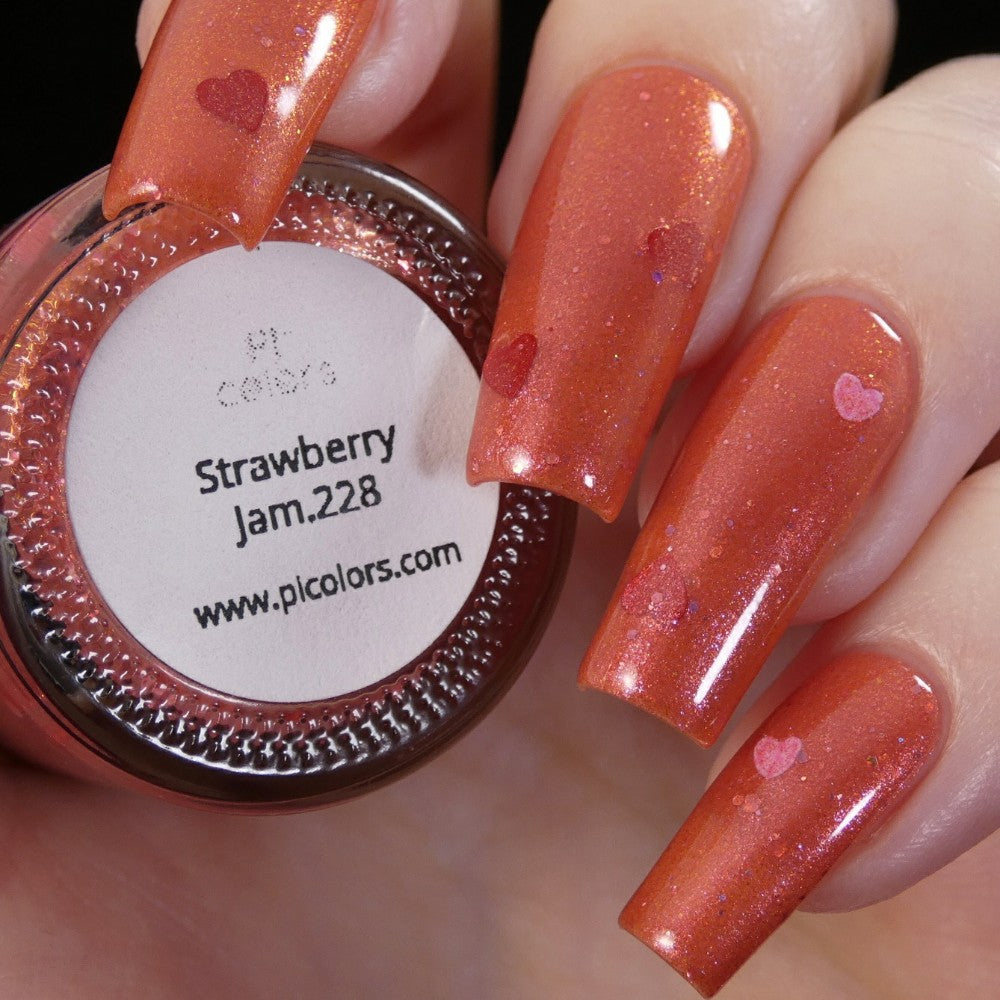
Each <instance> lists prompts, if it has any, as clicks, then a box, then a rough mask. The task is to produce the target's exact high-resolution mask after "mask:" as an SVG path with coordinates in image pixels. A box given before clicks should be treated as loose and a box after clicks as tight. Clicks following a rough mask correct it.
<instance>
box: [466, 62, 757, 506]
mask: <svg viewBox="0 0 1000 1000" xmlns="http://www.w3.org/2000/svg"><path fill="white" fill-rule="evenodd" d="M750 160H751V150H750V140H749V135H748V130H747V125H746V122H745V120H744V119H743V117H742V116H741V114H740V112H739V111H738V110H737V108H736V106H735V105H734V104H733V102H732V101H731V100H730V99H729V97H727V96H726V95H725V94H723V93H722V92H721V91H720V90H719V89H718V88H717V87H715V86H714V85H712V84H710V83H707V82H706V81H704V80H701V79H698V78H697V77H695V76H692V75H691V74H689V73H687V72H684V71H683V70H680V69H676V68H672V67H668V66H647V67H642V68H631V69H624V70H618V71H616V72H613V73H608V74H607V75H605V76H601V77H598V78H597V79H596V80H593V81H591V82H590V83H589V84H588V85H587V86H586V87H585V88H584V89H583V90H582V91H581V93H580V94H579V96H578V97H577V98H576V100H575V101H574V102H573V103H572V105H571V106H570V108H569V110H568V111H567V113H566V116H565V118H564V120H563V122H562V124H561V126H560V128H559V131H558V133H557V135H556V137H555V139H554V141H553V143H552V146H551V148H550V150H549V153H548V156H547V157H546V160H545V163H544V165H543V167H542V170H541V173H540V175H539V178H538V181H537V183H536V185H535V189H534V191H533V193H532V195H531V199H530V201H529V204H528V207H527V209H526V211H525V215H524V219H523V221H522V223H521V229H520V232H519V233H518V236H517V242H516V244H515V247H514V252H513V255H512V257H511V261H510V267H509V269H508V272H507V277H506V280H505V283H504V290H503V295H502V298H501V303H500V311H499V313H498V316H497V326H496V330H495V332H494V335H493V341H492V344H491V347H490V355H489V358H488V359H487V362H486V367H485V370H484V378H483V388H482V391H481V394H480V398H479V407H478V410H477V413H476V422H475V426H474V429H473V434H472V442H471V446H470V449H469V461H468V474H469V481H470V482H473V483H482V482H487V481H491V480H500V481H505V482H517V483H525V484H529V485H532V486H536V487H541V488H543V489H547V490H552V491H553V492H556V493H559V494H561V495H563V496H566V497H569V498H571V499H573V500H575V501H577V502H578V503H581V504H583V505H584V506H586V507H589V508H590V509H592V510H594V511H595V512H597V513H598V514H600V515H601V517H603V518H604V519H605V520H609V521H610V520H613V519H614V518H615V517H616V516H617V515H618V513H619V511H620V510H621V506H622V504H623V503H624V500H625V497H626V495H627V493H628V489H629V486H630V484H631V482H632V478H633V476H634V474H635V470H636V467H637V465H638V463H639V459H640V457H641V455H642V452H643V449H644V448H645V445H646V442H647V440H648V438H649V435H650V432H651V430H652V427H653V423H654V421H655V420H656V417H657V415H658V414H659V411H660V408H661V406H662V405H663V401H664V398H665V397H666V394H667V392H668V390H669V389H670V385H671V383H672V382H673V380H674V376H675V375H676V372H677V367H678V365H679V363H680V359H681V357H682V355H683V354H684V349H685V348H686V346H687V343H688V340H689V338H690V336H691V332H692V330H693V328H694V324H695V320H696V319H697V317H698V313H699V312H700V310H701V307H702V304H703V302H704V300H705V295H706V293H707V291H708V286H709V285H710V284H711V281H712V276H713V275H714V273H715V269H716V265H717V264H718V261H719V257H720V255H721V253H722V249H723V246H724V245H725V242H726V238H727V236H728V233H729V230H730V227H731V226H732V223H733V220H734V218H735V216H736V212H737V209H738V207H739V204H740V201H741V199H742V195H743V191H744V188H745V186H746V182H747V177H748V174H749V171H750Z"/></svg>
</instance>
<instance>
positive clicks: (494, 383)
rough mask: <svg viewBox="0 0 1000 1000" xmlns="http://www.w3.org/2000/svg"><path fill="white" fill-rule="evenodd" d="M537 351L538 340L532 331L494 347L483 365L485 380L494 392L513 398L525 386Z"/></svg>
mask: <svg viewBox="0 0 1000 1000" xmlns="http://www.w3.org/2000/svg"><path fill="white" fill-rule="evenodd" d="M537 353H538V341H537V340H536V339H535V338H534V337H533V336H532V335H531V334H530V333H522V334H521V336H520V337H517V338H515V339H514V340H512V341H510V343H508V344H504V345H503V347H494V348H492V349H491V350H490V353H489V354H488V355H487V357H486V363H485V364H484V365H483V381H484V382H485V383H486V384H487V385H488V386H489V387H490V388H491V389H492V390H493V391H494V392H498V393H499V394H500V395H501V396H506V397H507V398H508V399H513V398H514V397H515V396H516V395H517V394H518V393H519V392H520V391H521V390H522V389H523V388H524V383H525V382H526V381H527V379H528V373H529V372H530V371H531V366H532V365H533V364H534V363H535V355H536V354H537Z"/></svg>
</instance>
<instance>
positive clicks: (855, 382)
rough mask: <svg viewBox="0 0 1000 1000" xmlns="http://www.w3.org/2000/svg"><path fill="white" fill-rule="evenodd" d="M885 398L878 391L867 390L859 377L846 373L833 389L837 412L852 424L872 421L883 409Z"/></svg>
mask: <svg viewBox="0 0 1000 1000" xmlns="http://www.w3.org/2000/svg"><path fill="white" fill-rule="evenodd" d="M884 399H885V396H884V395H883V394H882V393H881V392H879V391H878V389H866V388H865V387H864V385H863V384H862V382H861V379H859V378H858V376H857V375H852V374H851V373H850V372H844V374H843V375H841V376H840V378H838V379H837V384H836V385H835V386H834V387H833V404H834V406H836V407H837V412H838V413H839V414H840V415H841V416H842V417H843V418H844V419H845V420H850V421H851V422H852V423H861V421H863V420H871V418H872V417H874V416H875V414H876V413H878V411H879V410H881V409H882V401H883V400H884Z"/></svg>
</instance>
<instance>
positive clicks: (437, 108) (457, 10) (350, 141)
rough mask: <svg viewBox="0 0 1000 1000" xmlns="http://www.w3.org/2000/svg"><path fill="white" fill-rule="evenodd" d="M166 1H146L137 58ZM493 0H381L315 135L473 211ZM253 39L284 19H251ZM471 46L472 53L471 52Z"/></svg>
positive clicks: (484, 134)
mask: <svg viewBox="0 0 1000 1000" xmlns="http://www.w3.org/2000/svg"><path fill="white" fill-rule="evenodd" d="M168 6H169V0H146V2H145V3H144V4H143V6H142V8H141V10H140V14H139V22H138V30H137V45H138V48H139V54H140V58H142V59H145V57H146V55H147V54H148V51H149V48H150V46H151V44H152V40H153V37H154V36H155V34H156V31H157V29H158V27H159V24H160V21H161V20H162V18H163V15H164V13H165V11H166V9H167V7H168ZM495 20H496V3H495V0H471V2H467V3H460V2H459V0H381V2H380V3H379V4H378V5H377V8H376V11H375V15H374V18H373V20H372V23H371V25H370V27H369V29H368V31H367V35H366V36H365V39H364V43H363V46H362V48H361V51H360V53H359V55H358V57H357V59H356V60H355V61H354V63H353V64H352V66H351V68H350V70H349V71H348V72H347V75H346V76H345V78H344V82H343V84H342V85H341V87H340V89H339V91H338V92H337V95H336V98H335V100H334V102H333V104H332V106H331V107H330V109H329V112H328V113H327V115H326V117H325V119H324V121H323V123H322V125H321V126H320V127H319V131H318V132H317V135H316V138H317V140H318V141H320V142H325V143H329V144H333V145H338V146H344V147H347V148H350V149H354V150H358V151H361V152H365V153H367V154H369V155H372V156H374V157H376V158H378V159H384V160H387V161H388V162H391V163H393V164H394V165H395V166H398V167H400V168H401V169H403V170H405V171H407V172H409V173H412V174H413V175H414V176H417V177H418V178H419V179H420V180H422V181H424V183H426V184H428V185H429V186H431V187H433V188H434V189H435V190H438V191H440V192H441V193H443V194H444V195H445V196H446V197H448V198H449V199H450V200H452V201H453V202H455V203H456V204H457V205H458V207H460V208H462V209H463V210H465V211H466V212H468V213H469V214H470V215H473V216H474V217H477V218H478V217H481V215H482V210H483V204H484V199H485V188H486V183H487V178H488V172H489V150H490V145H489V132H490V127H491V122H492V93H493V78H494V70H495V59H496V26H495ZM258 27H259V28H260V31H259V32H258V34H259V35H260V37H261V40H262V41H261V44H266V43H267V42H268V41H269V40H271V34H270V33H278V32H281V31H284V30H285V27H287V26H284V25H282V24H280V23H279V20H278V19H277V18H275V19H274V20H273V21H272V20H270V19H268V20H267V21H266V23H262V24H261V25H259V26H258ZM473 52H474V53H475V58H472V57H471V53H473Z"/></svg>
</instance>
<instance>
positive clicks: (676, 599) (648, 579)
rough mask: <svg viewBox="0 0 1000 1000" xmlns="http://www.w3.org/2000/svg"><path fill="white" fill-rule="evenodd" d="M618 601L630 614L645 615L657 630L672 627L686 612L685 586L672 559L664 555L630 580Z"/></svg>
mask: <svg viewBox="0 0 1000 1000" xmlns="http://www.w3.org/2000/svg"><path fill="white" fill-rule="evenodd" d="M620 602H621V606H622V607H623V608H624V609H625V610H626V611H628V612H629V613H630V614H633V615H639V616H643V617H646V616H649V618H651V619H652V622H653V624H654V625H655V626H656V627H657V628H658V629H660V630H664V631H666V630H669V629H672V628H674V627H675V626H676V625H677V623H678V621H679V620H680V619H681V618H682V617H683V616H684V614H686V612H687V609H688V592H687V585H686V584H685V582H684V575H683V574H682V573H681V571H680V567H679V566H678V565H677V563H676V561H675V560H674V558H673V557H672V556H669V555H666V556H664V557H663V558H662V559H658V560H657V561H656V562H654V563H650V564H649V565H648V566H647V567H646V568H645V569H643V570H642V571H641V572H639V573H637V574H636V575H635V576H634V577H632V579H631V580H629V582H628V583H627V584H626V585H625V589H624V590H623V591H622V596H621V599H620Z"/></svg>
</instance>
